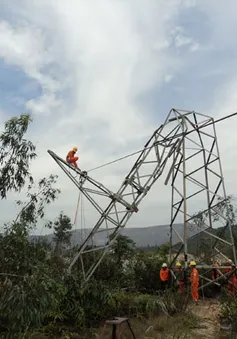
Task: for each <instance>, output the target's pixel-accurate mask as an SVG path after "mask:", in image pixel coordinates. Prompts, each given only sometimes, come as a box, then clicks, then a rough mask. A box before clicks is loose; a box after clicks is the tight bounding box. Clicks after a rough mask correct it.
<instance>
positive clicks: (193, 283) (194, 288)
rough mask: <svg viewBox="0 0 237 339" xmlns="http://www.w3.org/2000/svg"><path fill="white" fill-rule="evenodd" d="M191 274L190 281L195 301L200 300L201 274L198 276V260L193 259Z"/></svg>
mask: <svg viewBox="0 0 237 339" xmlns="http://www.w3.org/2000/svg"><path fill="white" fill-rule="evenodd" d="M190 266H191V269H192V271H191V275H190V282H191V293H192V299H193V301H195V302H197V301H198V286H199V276H198V270H197V269H196V262H195V261H191V262H190Z"/></svg>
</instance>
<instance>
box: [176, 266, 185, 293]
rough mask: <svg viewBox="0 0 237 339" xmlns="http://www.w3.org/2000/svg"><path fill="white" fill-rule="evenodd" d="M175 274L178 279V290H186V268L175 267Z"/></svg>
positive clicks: (180, 291) (181, 291)
mask: <svg viewBox="0 0 237 339" xmlns="http://www.w3.org/2000/svg"><path fill="white" fill-rule="evenodd" d="M174 274H175V276H176V279H177V281H178V286H179V288H178V292H179V293H183V292H184V291H185V289H186V288H185V283H184V270H183V268H180V267H179V268H175V269H174Z"/></svg>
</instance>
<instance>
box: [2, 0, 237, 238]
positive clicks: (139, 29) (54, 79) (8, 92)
mask: <svg viewBox="0 0 237 339" xmlns="http://www.w3.org/2000/svg"><path fill="white" fill-rule="evenodd" d="M236 11H237V3H236V1H234V0H233V1H232V0H228V1H227V2H222V1H216V0H197V1H195V0H165V1H164V0H163V1H162V0H127V1H125V0H120V1H119V0H100V1H95V0H94V1H93V0H87V1H84V0H67V1H64V0H58V1H53V0H47V1H46V0H40V1H39V0H38V1H37V0H13V1H11V2H9V1H6V0H0V128H1V129H2V127H3V122H4V121H6V120H7V119H9V118H11V117H12V116H16V115H19V114H20V113H22V112H26V113H31V114H32V116H33V119H34V122H33V124H32V125H31V126H30V129H29V132H28V137H29V138H30V139H31V140H32V141H33V142H34V143H35V144H36V146H37V154H38V158H37V160H36V161H34V163H33V164H32V172H33V174H34V177H35V178H36V180H37V179H40V178H41V177H44V176H47V175H49V174H51V173H54V174H58V175H59V179H58V187H60V188H61V190H62V193H61V195H60V198H59V199H58V200H57V201H56V202H55V203H54V204H53V205H52V206H51V207H50V208H48V209H47V210H46V211H47V215H46V217H47V218H48V219H53V218H55V217H56V216H58V214H59V212H60V211H64V213H66V214H67V215H69V216H70V217H71V218H72V220H73V219H74V215H75V210H76V203H77V197H78V191H77V189H76V187H75V186H74V185H73V183H71V181H70V180H69V179H68V178H67V177H66V175H65V174H64V173H63V172H62V170H61V169H60V168H59V167H58V166H57V164H56V163H55V162H54V161H53V159H52V158H51V157H50V156H49V155H48V153H47V150H48V149H50V150H53V151H54V152H55V153H56V154H58V155H59V156H60V157H62V158H64V157H65V155H66V153H67V152H68V150H70V149H71V148H72V147H73V146H78V148H79V152H78V155H79V157H80V160H79V166H80V167H81V168H82V169H83V170H88V169H91V168H94V167H96V166H99V165H101V164H104V163H106V162H108V161H111V160H113V159H116V158H119V157H121V156H123V155H126V154H129V153H130V152H133V151H136V150H139V149H141V148H142V147H143V145H144V144H145V143H146V141H147V140H148V139H149V137H150V136H151V135H152V133H153V131H154V130H155V129H156V128H158V127H159V126H160V124H162V123H163V122H164V120H165V118H166V116H167V114H168V112H169V110H170V109H171V108H172V107H174V108H181V109H186V110H194V111H198V112H202V113H203V114H207V115H210V116H212V117H214V118H219V117H222V116H225V115H228V114H230V113H233V112H235V111H236V101H237V92H236V85H237V76H236V72H235V70H236V68H237V57H236V56H237V45H236V44H235V42H234V39H233V32H235V31H236V30H237V21H236ZM236 123H237V117H235V118H232V119H229V120H226V121H225V122H223V123H221V124H220V123H219V124H218V125H217V126H216V130H217V135H218V142H219V148H220V154H221V160H222V166H223V172H224V177H225V183H226V188H227V193H228V194H233V195H236V171H237V148H236V142H237V136H236V128H235V126H236ZM135 160H136V156H135V157H131V158H128V159H126V160H124V161H121V162H118V163H115V164H113V165H111V166H107V167H103V168H101V169H99V170H97V171H94V172H91V176H92V177H93V178H95V179H96V180H98V181H100V182H102V183H103V184H104V185H105V186H106V187H108V188H110V189H111V190H112V191H116V190H117V189H118V188H119V187H120V184H121V182H122V180H123V178H124V177H125V176H126V174H127V173H128V172H129V171H130V169H131V167H132V165H133V163H134V162H135ZM170 194H171V189H170V187H166V186H164V185H163V182H162V181H161V182H159V183H157V186H155V187H154V188H153V189H152V192H150V193H149V194H148V195H147V197H146V198H145V199H144V202H143V203H142V205H141V207H140V211H139V213H138V214H136V216H134V217H133V218H131V220H130V221H129V223H128V226H129V227H142V226H152V225H160V224H168V223H169V221H170ZM21 197H22V195H21ZM22 198H24V197H22ZM16 199H18V195H17V194H11V195H10V196H9V198H8V200H7V201H2V202H1V216H0V219H1V222H3V221H8V220H10V218H11V217H12V215H13V214H14V213H16V208H15V205H14V201H15V200H16ZM2 211H3V212H2ZM84 214H85V217H86V227H92V226H93V223H94V220H92V219H91V215H92V214H93V213H92V207H91V206H90V204H89V203H88V204H86V202H85V207H84ZM79 219H80V218H79ZM42 225H43V224H42V223H40V224H39V225H38V227H37V229H36V230H35V233H37V234H39V233H40V234H42V233H47V232H48V231H47V230H45V229H44V228H43V227H42ZM75 227H76V228H80V227H81V222H80V220H78V221H77V223H76V225H75Z"/></svg>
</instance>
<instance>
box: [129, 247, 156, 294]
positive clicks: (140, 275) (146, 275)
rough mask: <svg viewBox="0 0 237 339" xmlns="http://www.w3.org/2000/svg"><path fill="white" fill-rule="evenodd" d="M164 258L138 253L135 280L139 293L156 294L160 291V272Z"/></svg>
mask: <svg viewBox="0 0 237 339" xmlns="http://www.w3.org/2000/svg"><path fill="white" fill-rule="evenodd" d="M162 261H163V258H160V257H159V255H157V254H152V253H146V252H145V253H142V252H141V253H138V254H137V256H136V261H135V264H134V280H135V286H136V289H137V290H138V291H146V292H149V293H152V292H153V293H154V292H156V291H157V290H159V289H160V279H159V271H160V267H161V264H162Z"/></svg>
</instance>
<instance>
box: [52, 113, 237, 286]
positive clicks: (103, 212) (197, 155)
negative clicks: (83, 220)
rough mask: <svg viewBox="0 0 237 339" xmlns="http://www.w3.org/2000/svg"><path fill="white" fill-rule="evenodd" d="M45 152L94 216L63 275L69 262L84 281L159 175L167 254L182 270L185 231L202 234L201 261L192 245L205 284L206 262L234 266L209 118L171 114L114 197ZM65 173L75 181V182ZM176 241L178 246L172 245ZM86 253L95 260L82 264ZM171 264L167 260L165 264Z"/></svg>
mask: <svg viewBox="0 0 237 339" xmlns="http://www.w3.org/2000/svg"><path fill="white" fill-rule="evenodd" d="M48 153H49V154H50V155H51V156H52V157H53V159H54V160H55V161H56V162H57V164H58V165H59V166H60V167H61V168H62V169H63V171H64V172H65V173H66V174H67V175H68V177H69V178H70V179H71V180H72V182H73V183H74V184H75V185H76V186H77V188H78V189H79V190H80V191H81V193H82V194H83V195H84V196H85V197H86V198H87V199H88V201H90V202H91V204H92V205H93V207H94V208H95V209H96V210H97V211H98V212H99V214H100V217H99V220H98V221H97V223H96V224H95V225H94V227H93V229H92V231H91V233H90V234H89V235H88V236H87V238H86V239H85V240H84V242H83V243H82V244H81V245H80V246H79V249H78V252H77V254H76V255H75V257H74V259H73V260H72V262H71V264H70V266H69V270H68V271H69V273H71V271H72V269H73V266H74V265H75V263H76V262H78V263H80V267H81V272H82V274H83V280H84V282H86V281H88V280H89V279H90V277H91V276H92V274H93V273H94V271H95V270H96V268H97V267H98V265H99V264H100V263H101V261H102V260H103V258H104V256H105V255H106V253H107V252H108V251H109V250H110V247H111V245H112V244H113V242H114V241H115V240H116V238H117V236H118V235H119V234H120V231H121V230H122V229H123V228H124V227H125V226H126V223H127V222H128V220H129V219H130V218H131V216H132V215H133V213H134V212H135V213H137V212H138V207H139V205H140V203H141V201H142V200H143V199H144V197H145V196H146V195H147V194H148V192H149V190H150V189H151V187H152V186H153V185H154V184H155V182H156V181H157V180H159V179H160V180H162V179H161V176H162V177H164V184H165V185H170V186H171V192H172V194H171V195H172V199H171V200H172V201H171V223H170V255H171V252H172V251H173V250H175V251H176V252H177V255H178V254H179V253H183V254H184V261H185V267H186V268H187V264H188V252H189V248H188V244H189V241H190V239H188V237H189V234H190V231H193V230H195V232H196V233H198V234H199V235H200V234H204V235H205V242H207V247H208V251H205V253H204V256H203V248H202V246H199V245H200V244H199V245H198V246H196V249H197V250H198V251H199V253H196V257H197V258H198V262H197V267H202V277H203V279H204V280H206V281H208V280H209V279H208V278H207V276H206V274H207V273H208V272H209V271H210V267H211V260H212V259H213V258H215V257H216V256H217V255H218V256H222V257H223V258H227V257H228V258H229V257H231V258H232V260H233V261H234V262H235V263H236V253H235V246H234V239H233V234H232V224H231V220H230V218H229V213H228V212H229V211H228V209H229V204H228V197H227V195H226V191H225V185H224V178H223V173H222V167H221V161H220V154H219V148H218V143H217V135H216V130H215V121H214V119H213V118H212V117H209V116H207V115H203V114H200V113H197V112H194V111H184V110H179V109H171V111H170V112H169V114H168V116H167V118H166V119H165V122H164V123H163V124H162V125H161V126H160V127H159V128H158V129H157V130H156V131H155V132H154V133H153V135H152V136H151V138H150V139H149V140H148V142H147V143H146V144H145V146H144V148H143V150H141V152H140V155H139V156H138V159H137V160H136V162H135V163H134V165H133V167H132V169H131V171H130V172H129V173H128V175H127V176H126V177H125V179H124V181H123V182H122V184H121V186H120V188H119V189H118V191H117V192H116V193H114V192H112V191H111V190H109V189H108V188H106V187H105V186H104V185H102V184H101V183H100V182H98V181H96V180H94V179H92V178H91V177H90V176H89V175H88V174H87V172H83V171H81V170H80V169H76V168H74V167H73V166H71V165H69V164H68V163H66V162H65V161H64V160H63V159H61V158H60V157H59V156H57V155H56V154H55V153H54V152H52V151H48ZM71 170H72V171H73V172H75V173H76V174H77V175H78V176H79V177H80V180H79V181H78V180H77V179H76V177H75V176H74V175H72V173H71ZM100 196H103V198H105V199H107V207H106V208H102V207H101V206H100V203H99V200H98V199H97V198H98V197H100ZM177 222H182V223H183V230H182V232H180V231H178V230H177V229H176V224H177ZM220 226H223V228H222V229H221V232H222V233H221V234H219V233H218V232H215V231H214V230H215V229H216V228H217V227H220ZM98 233H100V234H104V244H103V245H101V246H97V247H94V246H91V244H93V239H94V238H95V237H96V235H98ZM217 233H218V234H217ZM223 234H225V236H223ZM194 237H195V236H194ZM174 238H176V243H174ZM177 238H178V239H179V241H180V243H179V244H178V245H177ZM199 238H200V237H199ZM207 239H208V240H207ZM201 245H203V244H201ZM91 253H96V255H95V256H94V259H93V260H92V261H91V260H89V264H88V260H87V259H86V257H87V256H88V255H91ZM170 258H171V256H170ZM170 260H171V259H170ZM174 260H175V258H173V261H172V260H171V265H172V262H174Z"/></svg>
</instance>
